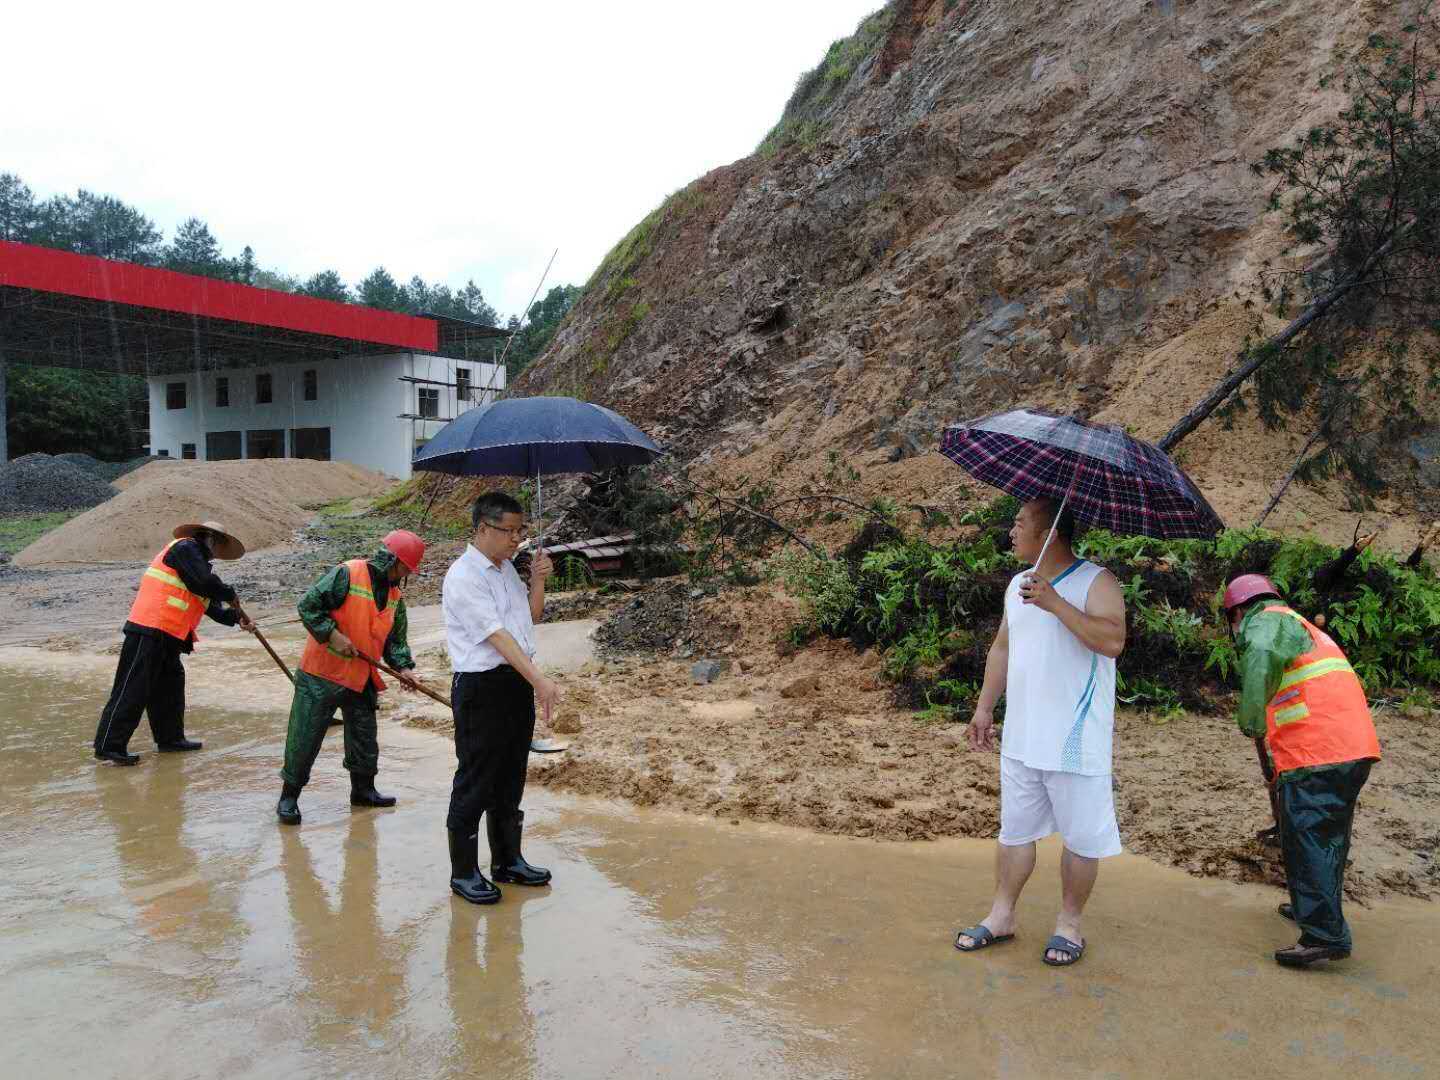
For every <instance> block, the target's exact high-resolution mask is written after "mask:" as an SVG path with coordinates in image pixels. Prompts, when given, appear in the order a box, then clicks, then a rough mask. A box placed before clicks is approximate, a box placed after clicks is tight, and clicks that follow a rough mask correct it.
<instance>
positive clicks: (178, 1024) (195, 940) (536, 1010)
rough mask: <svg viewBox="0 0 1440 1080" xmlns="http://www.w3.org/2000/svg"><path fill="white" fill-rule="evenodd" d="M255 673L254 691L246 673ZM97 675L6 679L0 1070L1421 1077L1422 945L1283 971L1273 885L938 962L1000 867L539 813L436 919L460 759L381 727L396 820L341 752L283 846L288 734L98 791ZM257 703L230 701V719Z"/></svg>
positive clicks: (217, 741) (1162, 898)
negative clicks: (1057, 954)
mask: <svg viewBox="0 0 1440 1080" xmlns="http://www.w3.org/2000/svg"><path fill="white" fill-rule="evenodd" d="M257 677H258V676H257ZM107 685H108V677H101V676H99V675H98V674H96V673H91V674H82V673H80V672H79V670H78V669H77V670H76V671H72V672H71V673H69V674H68V675H67V674H65V673H64V672H63V671H59V670H57V671H56V672H52V673H51V674H49V675H46V676H42V675H41V674H39V673H37V671H36V670H34V669H28V670H27V669H21V668H8V669H7V668H3V667H0V750H3V761H4V763H5V775H6V782H5V796H6V797H5V798H4V800H3V804H0V805H3V809H0V1030H3V1031H4V1033H5V1035H4V1050H3V1057H4V1062H5V1063H4V1066H3V1070H0V1071H3V1075H5V1076H7V1077H17V1078H18V1077H25V1078H31V1077H62V1076H83V1077H87V1078H94V1077H109V1076H114V1077H146V1078H162V1077H252V1076H253V1077H266V1078H272V1077H284V1078H286V1080H299V1078H302V1077H355V1076H365V1077H375V1078H386V1077H437V1076H446V1077H449V1076H454V1077H461V1076H496V1077H516V1078H520V1077H556V1078H560V1077H564V1078H580V1077H651V1076H655V1077H796V1078H817V1077H968V1076H976V1077H988V1076H1006V1077H1069V1076H1084V1077H1100V1076H1125V1077H1132V1076H1133V1077H1148V1076H1170V1077H1190V1076H1195V1077H1202V1076H1203V1077H1217V1076H1296V1077H1301V1076H1303V1077H1317V1076H1345V1077H1350V1078H1357V1077H1370V1076H1385V1077H1392V1076H1424V1075H1430V1076H1433V1075H1437V1073H1440V1051H1437V1049H1436V1046H1435V1042H1434V1039H1433V1034H1432V1032H1433V1029H1434V1023H1435V1020H1436V1017H1437V1016H1440V993H1437V990H1436V984H1437V981H1436V975H1437V966H1440V964H1437V956H1440V934H1437V926H1440V918H1437V915H1436V911H1435V909H1434V908H1433V907H1432V906H1431V905H1427V904H1423V903H1420V902H1416V901H1393V902H1387V903H1384V904H1382V905H1376V906H1374V907H1371V908H1368V909H1361V908H1355V909H1352V910H1351V921H1352V923H1353V924H1354V927H1355V939H1356V954H1355V957H1354V959H1352V960H1351V961H1349V962H1347V963H1344V964H1337V965H1332V966H1331V968H1330V969H1329V970H1323V971H1321V970H1317V971H1313V972H1303V973H1297V972H1290V971H1283V970H1281V969H1279V968H1277V967H1276V966H1275V965H1274V963H1273V962H1272V961H1271V960H1270V958H1269V956H1270V951H1271V950H1272V949H1274V948H1275V947H1276V946H1278V945H1282V944H1285V943H1287V942H1289V941H1291V940H1293V935H1292V934H1291V933H1290V932H1289V931H1290V927H1289V926H1288V924H1286V923H1284V922H1282V921H1281V920H1280V919H1279V918H1278V916H1276V915H1275V914H1274V906H1275V903H1276V901H1278V900H1279V899H1280V895H1279V894H1278V893H1277V892H1275V891H1273V890H1265V889H1260V888H1255V887H1245V886H1238V885H1231V884H1227V883H1221V882H1207V881H1203V880H1198V879H1195V878H1190V877H1186V876H1184V875H1182V874H1180V873H1178V872H1175V871H1171V870H1167V869H1164V868H1161V867H1159V866H1156V865H1154V864H1151V863H1149V862H1147V861H1145V860H1142V859H1139V858H1136V857H1132V856H1122V857H1120V858H1118V859H1113V860H1110V861H1108V862H1107V863H1106V864H1105V866H1104V868H1103V870H1102V873H1101V878H1100V884H1099V887H1098V889H1097V891H1096V895H1095V898H1094V901H1093V902H1092V905H1091V910H1090V916H1089V919H1088V922H1087V926H1086V933H1087V936H1088V938H1089V941H1090V951H1089V953H1088V955H1087V956H1086V957H1085V959H1084V961H1083V962H1082V963H1081V964H1080V965H1079V966H1078V967H1077V968H1075V969H1072V970H1067V971H1054V970H1051V969H1049V968H1046V967H1044V966H1043V965H1042V964H1041V963H1040V959H1039V957H1040V952H1041V948H1042V945H1043V942H1044V940H1045V938H1046V937H1047V936H1048V934H1049V932H1050V929H1051V920H1052V919H1053V915H1054V906H1055V902H1056V890H1057V882H1056V875H1055V869H1054V864H1055V855H1056V851H1055V849H1054V848H1053V847H1047V848H1045V849H1044V850H1043V851H1042V858H1041V870H1040V871H1038V872H1037V875H1036V878H1035V879H1034V881H1033V882H1032V884H1031V888H1030V890H1029V893H1028V894H1027V897H1026V899H1025V902H1024V904H1023V907H1022V912H1021V916H1022V925H1021V934H1020V937H1019V938H1018V939H1017V940H1016V941H1015V942H1013V943H1011V944H1008V945H1004V946H1000V947H997V948H993V949H991V950H990V951H988V952H986V953H984V954H980V955H970V956H965V955H961V954H959V953H957V952H956V951H955V950H954V949H953V948H952V947H951V940H952V938H953V936H954V931H955V928H956V927H957V925H959V924H960V923H961V922H962V921H964V922H970V921H973V920H974V919H975V918H978V917H979V916H980V915H981V914H983V912H984V910H985V908H986V905H987V898H988V894H989V889H990V846H989V845H988V844H986V843H981V842H978V841H975V842H959V841H956V842H941V843H932V844H882V843H875V842H870V841H861V840H851V839H843V838H835V837H820V836H814V835H810V834H808V833H803V832H799V831H795V830H788V829H782V828H779V827H766V826H756V825H749V824H742V825H731V824H730V823H729V822H728V821H725V820H719V821H710V820H705V819H698V818H691V817H682V816H678V815H670V814H661V813H653V812H643V811H637V810H635V809H631V808H627V807H624V806H621V805H617V804H610V803H596V802H587V801H581V800H578V799H566V798H559V797H556V796H554V795H549V794H546V793H544V792H540V791H532V794H531V795H530V797H529V799H528V809H529V822H530V828H529V832H528V834H527V841H528V842H527V854H528V855H529V857H530V858H531V859H532V861H534V862H537V863H540V864H542V865H546V866H549V867H550V868H551V869H552V870H553V871H554V873H555V886H554V888H551V889H541V890H528V891H527V890H523V889H520V888H514V887H506V888H505V896H504V900H503V901H502V903H501V904H499V905H498V906H496V907H491V908H476V907H472V906H470V905H468V904H466V903H464V902H462V901H460V900H458V899H452V897H451V895H450V893H449V891H448V888H447V883H446V879H447V877H448V864H447V862H446V850H445V836H444V815H445V806H446V800H447V796H448V789H449V781H450V769H451V763H452V761H453V757H452V750H451V745H450V743H449V742H448V741H447V740H445V739H442V738H440V737H438V736H435V735H433V734H430V733H428V732H422V731H415V730H410V729H405V728H401V727H400V726H399V725H398V724H395V723H393V721H391V722H387V721H382V730H381V746H382V759H381V764H382V774H381V778H380V779H381V787H382V788H383V789H384V790H386V791H390V792H393V793H394V794H396V795H398V796H399V799H400V803H399V805H398V806H397V807H396V808H395V809H393V810H383V811H374V810H368V811H355V812H352V811H351V810H350V807H349V805H348V802H347V800H346V795H347V792H348V787H347V782H346V777H345V775H344V773H343V772H342V770H341V769H340V757H341V749H340V738H339V733H338V729H334V731H333V732H332V736H331V738H330V739H329V740H328V741H327V744H326V748H325V750H324V752H323V754H322V756H321V759H320V761H319V763H318V764H317V766H316V769H315V777H316V778H315V780H314V782H313V783H312V784H311V786H310V787H309V788H308V789H307V790H306V792H305V795H304V797H303V799H302V807H303V809H304V812H305V823H304V825H303V826H301V827H300V828H298V829H287V828H281V827H279V826H278V825H277V824H276V821H275V818H274V801H275V797H276V794H277V787H278V780H277V777H276V770H277V768H278V766H279V760H280V754H281V748H282V744H283V740H284V717H283V711H282V710H280V709H278V708H275V707H274V704H273V702H271V701H269V700H268V699H267V702H266V705H265V707H264V708H263V709H256V711H238V710H231V711H222V710H219V709H217V708H215V707H213V705H211V704H203V705H198V706H197V707H195V708H194V709H192V714H191V717H190V721H189V729H190V732H191V734H192V735H194V736H196V737H200V738H203V739H204V740H205V749H204V750H203V751H202V752H200V753H196V754H186V755H156V754H154V753H153V752H151V749H152V747H151V744H150V741H149V731H148V726H146V725H144V724H142V726H141V728H140V730H139V732H137V735H136V738H135V740H134V743H133V744H132V747H131V748H132V749H133V750H139V751H142V752H143V753H144V758H143V761H142V763H141V765H140V766H139V767H138V768H132V769H121V768H115V767H113V766H109V765H103V766H101V765H97V763H95V762H94V761H93V759H92V758H91V757H90V752H89V742H90V738H91V736H92V734H93V731H94V724H95V717H96V716H97V714H98V710H99V708H100V706H101V704H102V701H103V696H104V691H105V690H106V688H107ZM236 696H237V697H243V695H236Z"/></svg>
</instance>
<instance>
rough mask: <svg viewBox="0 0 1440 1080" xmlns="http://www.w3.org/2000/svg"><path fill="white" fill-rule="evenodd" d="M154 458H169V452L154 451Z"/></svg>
mask: <svg viewBox="0 0 1440 1080" xmlns="http://www.w3.org/2000/svg"><path fill="white" fill-rule="evenodd" d="M155 456H156V457H169V456H170V451H169V450H156V451H155Z"/></svg>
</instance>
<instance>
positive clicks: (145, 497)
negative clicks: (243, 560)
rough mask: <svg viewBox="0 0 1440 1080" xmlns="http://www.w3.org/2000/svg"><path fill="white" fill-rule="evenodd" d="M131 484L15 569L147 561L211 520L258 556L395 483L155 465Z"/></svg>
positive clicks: (351, 474) (313, 465) (328, 473)
mask: <svg viewBox="0 0 1440 1080" xmlns="http://www.w3.org/2000/svg"><path fill="white" fill-rule="evenodd" d="M72 468H73V466H72ZM76 472H77V474H79V475H83V473H81V472H80V470H78V469H77V470H76ZM126 479H129V480H130V483H129V485H127V486H126V487H125V489H124V490H123V491H122V492H121V493H120V494H119V495H116V496H115V497H114V498H113V499H111V500H110V501H109V502H107V503H105V504H104V505H102V506H98V507H96V508H95V509H93V510H91V511H89V512H88V513H85V514H81V515H80V516H79V517H77V518H75V519H74V520H72V521H70V522H67V523H66V524H65V525H63V526H62V527H60V528H59V529H56V530H55V531H54V532H53V533H50V534H49V535H47V536H45V537H42V538H41V539H40V540H38V541H36V542H35V543H33V544H31V545H30V546H29V547H27V548H26V549H25V550H24V551H22V552H20V554H19V555H17V556H16V557H15V562H16V563H17V564H18V565H20V566H40V565H46V564H51V563H73V562H85V563H89V562H114V561H121V560H124V561H129V560H138V559H148V558H149V557H150V556H152V555H154V554H155V552H156V551H157V550H158V549H159V548H160V546H161V545H162V544H164V543H165V541H167V540H168V539H170V534H171V530H173V529H174V528H175V526H176V525H177V524H180V523H181V522H185V521H205V520H207V519H214V520H218V521H220V522H222V523H224V524H225V525H226V526H228V527H229V528H231V529H233V530H234V531H235V534H236V535H237V536H239V537H240V539H241V540H243V541H244V542H245V545H246V547H248V548H250V549H251V550H257V549H259V548H265V547H269V546H271V545H273V544H276V543H279V542H281V541H283V540H285V539H288V538H289V537H290V535H291V534H292V533H293V532H294V531H295V530H296V529H297V528H299V527H300V526H301V525H303V524H304V523H305V522H306V521H307V520H309V518H310V517H311V509H313V508H314V507H316V506H320V505H323V504H324V503H327V502H331V501H333V500H335V499H344V498H353V497H354V496H357V495H369V494H374V493H376V492H379V491H383V490H384V489H385V488H386V487H388V486H389V485H390V484H391V483H392V481H391V480H389V479H388V478H387V477H385V476H382V475H380V474H379V473H373V472H370V471H368V470H366V469H361V468H359V467H358V466H355V465H349V464H346V463H344V462H334V461H300V460H291V459H284V460H282V459H275V460H265V461H220V462H204V463H190V462H184V463H179V464H177V465H158V467H157V463H155V462H152V463H150V464H148V465H146V466H144V467H143V468H141V469H139V470H137V471H136V472H135V473H133V474H132V475H131V476H130V477H127V478H126ZM307 508H309V509H307Z"/></svg>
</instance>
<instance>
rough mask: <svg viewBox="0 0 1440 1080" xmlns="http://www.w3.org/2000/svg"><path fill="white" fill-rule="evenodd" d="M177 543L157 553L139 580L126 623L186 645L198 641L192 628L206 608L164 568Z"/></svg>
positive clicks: (180, 581) (200, 597)
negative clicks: (193, 638)
mask: <svg viewBox="0 0 1440 1080" xmlns="http://www.w3.org/2000/svg"><path fill="white" fill-rule="evenodd" d="M177 543H179V541H177V540H172V541H170V543H168V544H166V545H165V546H164V547H163V548H161V549H160V554H158V555H156V556H155V558H154V559H152V560H151V561H150V566H149V567H148V568H147V569H146V570H145V573H144V574H142V575H141V577H140V589H139V591H138V592H136V594H135V602H134V603H132V604H131V605H130V615H129V621H130V622H132V623H134V624H135V625H137V626H148V627H150V628H151V629H153V630H160V631H163V632H164V633H166V634H169V635H170V636H171V637H175V638H179V639H180V640H181V641H188V640H190V638H191V637H192V636H195V637H196V638H197V639H198V637H199V635H197V634H195V628H196V627H197V626H199V625H200V620H201V618H203V617H204V615H205V609H206V607H208V606H209V605H208V604H207V602H206V600H205V598H204V597H202V596H196V595H195V594H194V593H192V592H191V591H190V590H189V589H187V588H186V587H185V582H184V581H182V580H181V579H180V577H179V576H178V575H176V574H175V573H173V572H172V571H171V570H170V568H169V567H168V566H166V565H165V555H166V553H167V552H168V551H169V550H170V549H171V548H172V547H174V546H175V545H176V544H177Z"/></svg>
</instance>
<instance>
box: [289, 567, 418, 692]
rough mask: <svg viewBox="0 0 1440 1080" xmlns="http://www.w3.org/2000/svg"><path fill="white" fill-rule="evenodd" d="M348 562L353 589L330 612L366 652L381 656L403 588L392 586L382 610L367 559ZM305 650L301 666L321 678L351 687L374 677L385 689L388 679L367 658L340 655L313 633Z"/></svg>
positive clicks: (347, 569)
mask: <svg viewBox="0 0 1440 1080" xmlns="http://www.w3.org/2000/svg"><path fill="white" fill-rule="evenodd" d="M344 565H345V572H346V574H347V575H348V576H349V578H350V591H349V593H348V594H346V597H345V602H344V603H343V604H341V605H340V606H339V607H338V608H336V609H335V610H334V611H333V612H332V613H331V614H333V615H334V616H335V625H336V626H337V627H338V628H339V630H340V632H341V633H342V634H344V635H345V636H346V637H348V638H349V639H350V640H351V641H352V642H354V644H355V648H357V649H359V650H360V651H361V652H363V653H364V654H365V655H366V656H371V657H374V658H375V659H376V660H379V659H380V658H381V655H382V654H383V653H384V651H385V640H386V639H387V638H388V637H389V636H390V628H391V627H392V626H394V625H395V607H396V605H397V604H399V603H400V596H401V593H400V589H399V588H398V587H397V586H394V585H392V586H390V600H389V602H388V603H387V604H386V605H385V610H384V611H381V610H380V609H379V608H377V607H376V606H375V594H374V593H373V592H371V591H370V569H369V567H368V566H367V565H366V562H365V560H364V559H351V560H350V561H348V562H347V563H345V564H344ZM305 638H306V640H305V651H304V652H303V653H302V654H301V656H300V670H301V671H305V672H309V673H310V674H311V675H315V676H317V677H319V678H321V679H328V680H329V681H330V682H333V683H339V684H340V685H341V686H344V687H348V688H349V689H351V690H357V691H358V690H360V689H362V688H364V686H365V680H367V679H373V680H375V689H377V690H384V689H385V680H384V679H382V678H380V672H379V670H377V669H376V668H372V667H371V666H370V665H369V664H367V663H366V662H365V661H364V660H360V659H352V658H350V657H348V656H341V655H340V654H339V653H337V652H335V651H334V650H333V649H331V648H330V646H329V645H322V644H320V642H318V641H316V640H315V636H314V635H313V634H306V635H305Z"/></svg>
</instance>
